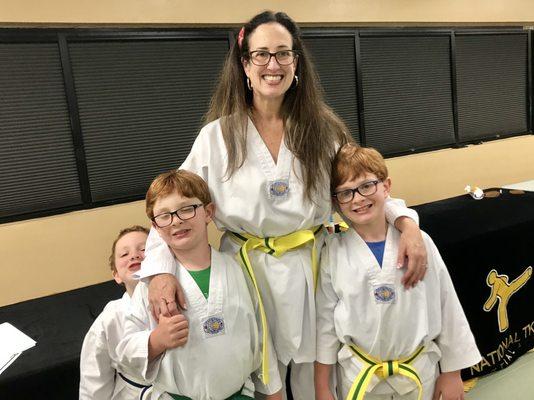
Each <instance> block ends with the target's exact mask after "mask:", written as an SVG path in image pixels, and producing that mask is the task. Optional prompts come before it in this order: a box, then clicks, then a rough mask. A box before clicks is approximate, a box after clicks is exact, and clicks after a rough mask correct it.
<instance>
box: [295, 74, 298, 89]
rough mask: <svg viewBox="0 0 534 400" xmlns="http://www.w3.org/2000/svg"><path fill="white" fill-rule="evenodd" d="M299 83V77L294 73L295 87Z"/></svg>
mask: <svg viewBox="0 0 534 400" xmlns="http://www.w3.org/2000/svg"><path fill="white" fill-rule="evenodd" d="M298 85H299V77H298V75H295V87H297V86H298Z"/></svg>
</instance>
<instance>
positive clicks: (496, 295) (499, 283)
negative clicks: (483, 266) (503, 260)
mask: <svg viewBox="0 0 534 400" xmlns="http://www.w3.org/2000/svg"><path fill="white" fill-rule="evenodd" d="M531 276H532V267H527V269H525V270H524V271H523V273H522V274H521V275H519V276H518V277H517V278H516V279H514V280H513V281H512V283H508V275H499V274H497V271H495V270H494V269H492V270H491V271H490V272H489V274H488V276H487V277H486V283H487V284H488V286H489V287H490V288H491V294H490V296H489V298H488V300H486V302H485V303H484V307H483V309H484V311H486V312H489V311H491V309H492V308H493V306H495V303H497V300H499V306H498V308H497V318H498V320H499V331H500V332H504V331H505V330H507V329H508V326H509V324H508V311H507V310H506V307H507V306H508V301H509V300H510V297H512V295H513V294H514V293H515V292H517V291H518V290H519V289H521V288H522V287H523V286H524V285H525V283H527V281H528V280H529V279H530V277H531Z"/></svg>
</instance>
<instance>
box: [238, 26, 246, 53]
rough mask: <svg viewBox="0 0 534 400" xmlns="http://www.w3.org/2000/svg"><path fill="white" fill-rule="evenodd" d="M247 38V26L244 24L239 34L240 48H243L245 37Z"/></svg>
mask: <svg viewBox="0 0 534 400" xmlns="http://www.w3.org/2000/svg"><path fill="white" fill-rule="evenodd" d="M244 38H245V27H244V26H242V27H241V29H240V31H239V33H238V34H237V45H238V46H239V48H240V49H242V48H243V39H244Z"/></svg>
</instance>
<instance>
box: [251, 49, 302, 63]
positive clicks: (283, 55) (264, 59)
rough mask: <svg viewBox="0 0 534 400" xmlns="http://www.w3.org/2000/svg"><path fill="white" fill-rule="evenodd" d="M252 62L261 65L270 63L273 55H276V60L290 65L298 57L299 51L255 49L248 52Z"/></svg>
mask: <svg viewBox="0 0 534 400" xmlns="http://www.w3.org/2000/svg"><path fill="white" fill-rule="evenodd" d="M248 56H249V58H250V61H252V64H254V65H257V66H259V67H263V66H264V65H267V64H269V62H270V61H271V57H274V58H275V60H276V62H277V63H278V64H280V65H290V64H293V62H294V61H295V60H296V59H297V58H298V56H299V53H298V52H297V51H296V50H279V51H277V52H275V53H271V52H268V51H267V50H255V51H251V52H250V53H248Z"/></svg>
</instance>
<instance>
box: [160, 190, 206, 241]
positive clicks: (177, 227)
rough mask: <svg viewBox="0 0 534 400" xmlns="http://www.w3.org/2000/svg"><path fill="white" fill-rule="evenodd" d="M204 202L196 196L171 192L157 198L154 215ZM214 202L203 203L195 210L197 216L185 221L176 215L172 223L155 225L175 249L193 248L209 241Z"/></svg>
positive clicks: (163, 237) (162, 236)
mask: <svg viewBox="0 0 534 400" xmlns="http://www.w3.org/2000/svg"><path fill="white" fill-rule="evenodd" d="M201 203H202V202H201V201H200V200H199V199H197V198H196V197H194V198H189V197H184V196H182V195H180V194H178V193H171V194H169V195H167V196H164V197H161V198H159V199H157V201H156V203H155V204H154V215H155V216H156V215H159V214H162V213H167V212H173V211H176V210H179V209H182V208H183V207H188V206H191V205H193V204H201ZM213 212H214V206H213V203H210V204H205V205H202V206H200V207H198V208H196V210H195V213H194V214H195V216H194V217H192V218H189V219H187V220H185V221H183V220H181V219H180V218H178V217H177V216H176V215H173V217H172V223H171V224H170V225H168V226H165V227H163V228H160V227H158V226H156V225H153V226H154V227H155V228H156V230H157V231H158V233H159V235H160V236H161V238H162V239H163V240H164V241H165V243H167V244H168V245H169V247H170V248H171V249H173V250H175V251H185V250H192V249H194V248H196V247H197V246H199V245H202V244H204V242H206V241H207V235H208V234H207V225H208V223H209V222H210V221H211V218H212V216H213Z"/></svg>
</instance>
